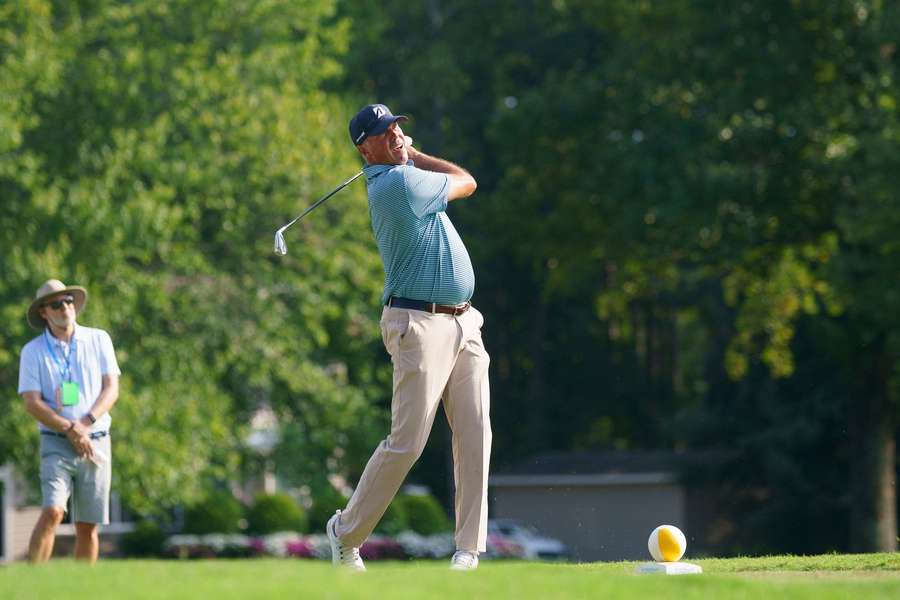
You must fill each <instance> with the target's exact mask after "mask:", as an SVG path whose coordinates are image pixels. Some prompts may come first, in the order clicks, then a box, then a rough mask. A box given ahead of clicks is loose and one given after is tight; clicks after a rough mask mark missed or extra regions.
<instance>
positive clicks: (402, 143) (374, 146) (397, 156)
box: [363, 121, 409, 165]
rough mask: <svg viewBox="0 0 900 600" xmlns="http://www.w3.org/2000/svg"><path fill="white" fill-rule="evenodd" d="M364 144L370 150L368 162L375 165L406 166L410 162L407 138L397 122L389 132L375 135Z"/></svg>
mask: <svg viewBox="0 0 900 600" xmlns="http://www.w3.org/2000/svg"><path fill="white" fill-rule="evenodd" d="M363 144H364V145H365V146H366V149H367V150H368V154H369V156H368V157H367V160H368V161H369V163H370V164H375V165H404V164H406V161H408V160H409V151H408V150H407V149H406V137H405V136H404V135H403V130H402V129H400V124H399V123H398V122H397V121H394V122H393V123H391V126H390V127H389V128H388V130H387V131H385V132H384V133H382V134H381V135H374V136H372V137H370V138H369V139H367V140H366V141H365V142H363Z"/></svg>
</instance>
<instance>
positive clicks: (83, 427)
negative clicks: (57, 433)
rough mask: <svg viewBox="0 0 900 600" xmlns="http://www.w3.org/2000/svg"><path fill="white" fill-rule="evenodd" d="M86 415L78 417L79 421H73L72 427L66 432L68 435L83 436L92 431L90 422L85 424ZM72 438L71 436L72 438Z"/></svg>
mask: <svg viewBox="0 0 900 600" xmlns="http://www.w3.org/2000/svg"><path fill="white" fill-rule="evenodd" d="M84 421H85V417H82V418H81V419H78V420H77V421H73V423H74V425H73V427H72V429H70V430H69V431H67V432H66V435H68V436H72V435H75V436H82V435H88V434H89V433H90V432H91V426H90V425H89V424H85V422H84ZM70 439H71V438H70Z"/></svg>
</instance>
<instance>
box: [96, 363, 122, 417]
mask: <svg viewBox="0 0 900 600" xmlns="http://www.w3.org/2000/svg"><path fill="white" fill-rule="evenodd" d="M102 382H103V383H102V386H103V387H102V388H101V389H100V395H99V396H97V400H96V402H94V406H92V407H91V414H92V415H94V418H95V419H99V418H100V417H102V416H103V415H105V414H106V413H108V412H109V411H111V410H112V407H113V405H114V404H115V403H116V400H118V399H119V376H118V375H114V374H110V375H104V376H103V380H102Z"/></svg>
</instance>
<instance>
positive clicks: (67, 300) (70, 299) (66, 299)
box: [42, 296, 75, 310]
mask: <svg viewBox="0 0 900 600" xmlns="http://www.w3.org/2000/svg"><path fill="white" fill-rule="evenodd" d="M63 304H75V297H74V296H63V297H62V298H60V299H59V300H52V301H50V302H44V304H43V305H42V306H49V307H50V308H52V309H53V310H59V309H60V308H62V305H63Z"/></svg>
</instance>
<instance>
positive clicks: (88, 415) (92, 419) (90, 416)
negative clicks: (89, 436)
mask: <svg viewBox="0 0 900 600" xmlns="http://www.w3.org/2000/svg"><path fill="white" fill-rule="evenodd" d="M87 418H88V419H90V421H91V425H93V424H94V423H96V422H97V417H95V416H94V415H93V414H91V413H88V414H87Z"/></svg>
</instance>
